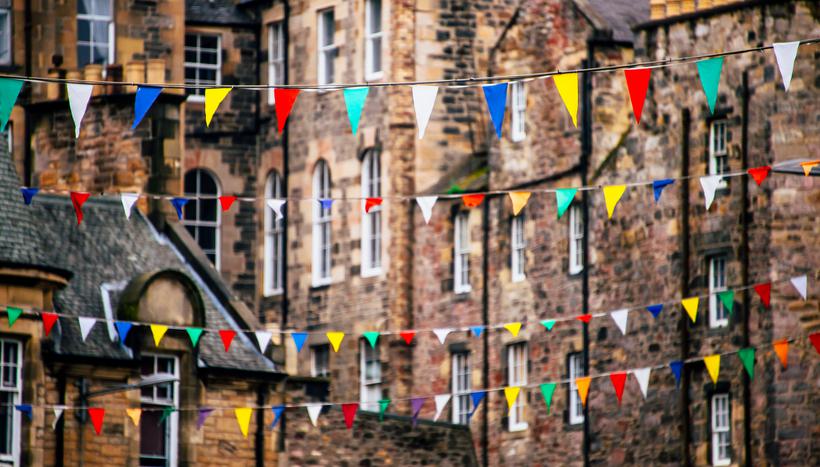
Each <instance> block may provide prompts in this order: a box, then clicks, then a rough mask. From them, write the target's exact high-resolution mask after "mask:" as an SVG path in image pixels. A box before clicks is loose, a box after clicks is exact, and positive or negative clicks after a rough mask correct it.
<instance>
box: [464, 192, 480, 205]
mask: <svg viewBox="0 0 820 467" xmlns="http://www.w3.org/2000/svg"><path fill="white" fill-rule="evenodd" d="M461 200H462V201H464V206H467V207H468V208H474V207H476V206H478V205H479V204H481V202H482V201H484V195H483V194H480V193H477V194H472V195H461Z"/></svg>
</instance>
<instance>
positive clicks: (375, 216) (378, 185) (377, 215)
mask: <svg viewBox="0 0 820 467" xmlns="http://www.w3.org/2000/svg"><path fill="white" fill-rule="evenodd" d="M381 196H382V176H381V157H380V154H379V151H377V150H375V149H370V150H368V151H366V152H365V155H364V158H363V159H362V198H365V199H366V198H380V197H381ZM362 202H363V203H364V202H365V201H364V200H362ZM383 227H384V226H383V225H382V206H381V205H378V206H373V207H371V208H370V212H364V209H362V239H361V253H362V267H361V274H362V277H373V276H378V275H380V274H381V273H382V256H383V255H382V246H383V244H384V242H383V232H384V231H383Z"/></svg>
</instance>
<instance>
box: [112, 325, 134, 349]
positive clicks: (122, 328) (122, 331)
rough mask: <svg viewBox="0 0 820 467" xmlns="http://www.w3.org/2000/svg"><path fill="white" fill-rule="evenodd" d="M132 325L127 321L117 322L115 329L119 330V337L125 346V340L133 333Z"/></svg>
mask: <svg viewBox="0 0 820 467" xmlns="http://www.w3.org/2000/svg"><path fill="white" fill-rule="evenodd" d="M131 326H132V325H131V323H129V322H126V321H115V322H114V327H115V328H117V335H118V336H120V343H121V344H122V345H125V339H126V338H127V337H128V332H129V331H131Z"/></svg>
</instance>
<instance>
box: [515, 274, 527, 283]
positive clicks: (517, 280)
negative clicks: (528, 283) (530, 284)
mask: <svg viewBox="0 0 820 467" xmlns="http://www.w3.org/2000/svg"><path fill="white" fill-rule="evenodd" d="M525 280H527V276H526V275H525V274H522V275H520V276H519V275H514V276H512V283H514V284H517V283H520V282H524V281H525Z"/></svg>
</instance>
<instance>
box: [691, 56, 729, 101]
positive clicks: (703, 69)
mask: <svg viewBox="0 0 820 467" xmlns="http://www.w3.org/2000/svg"><path fill="white" fill-rule="evenodd" d="M697 65H698V76H700V84H701V86H703V93H704V94H706V103H707V104H709V113H715V104H716V103H717V97H718V85H719V84H720V71H721V69H722V68H723V57H715V58H710V59H708V60H701V61H699V62H697Z"/></svg>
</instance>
